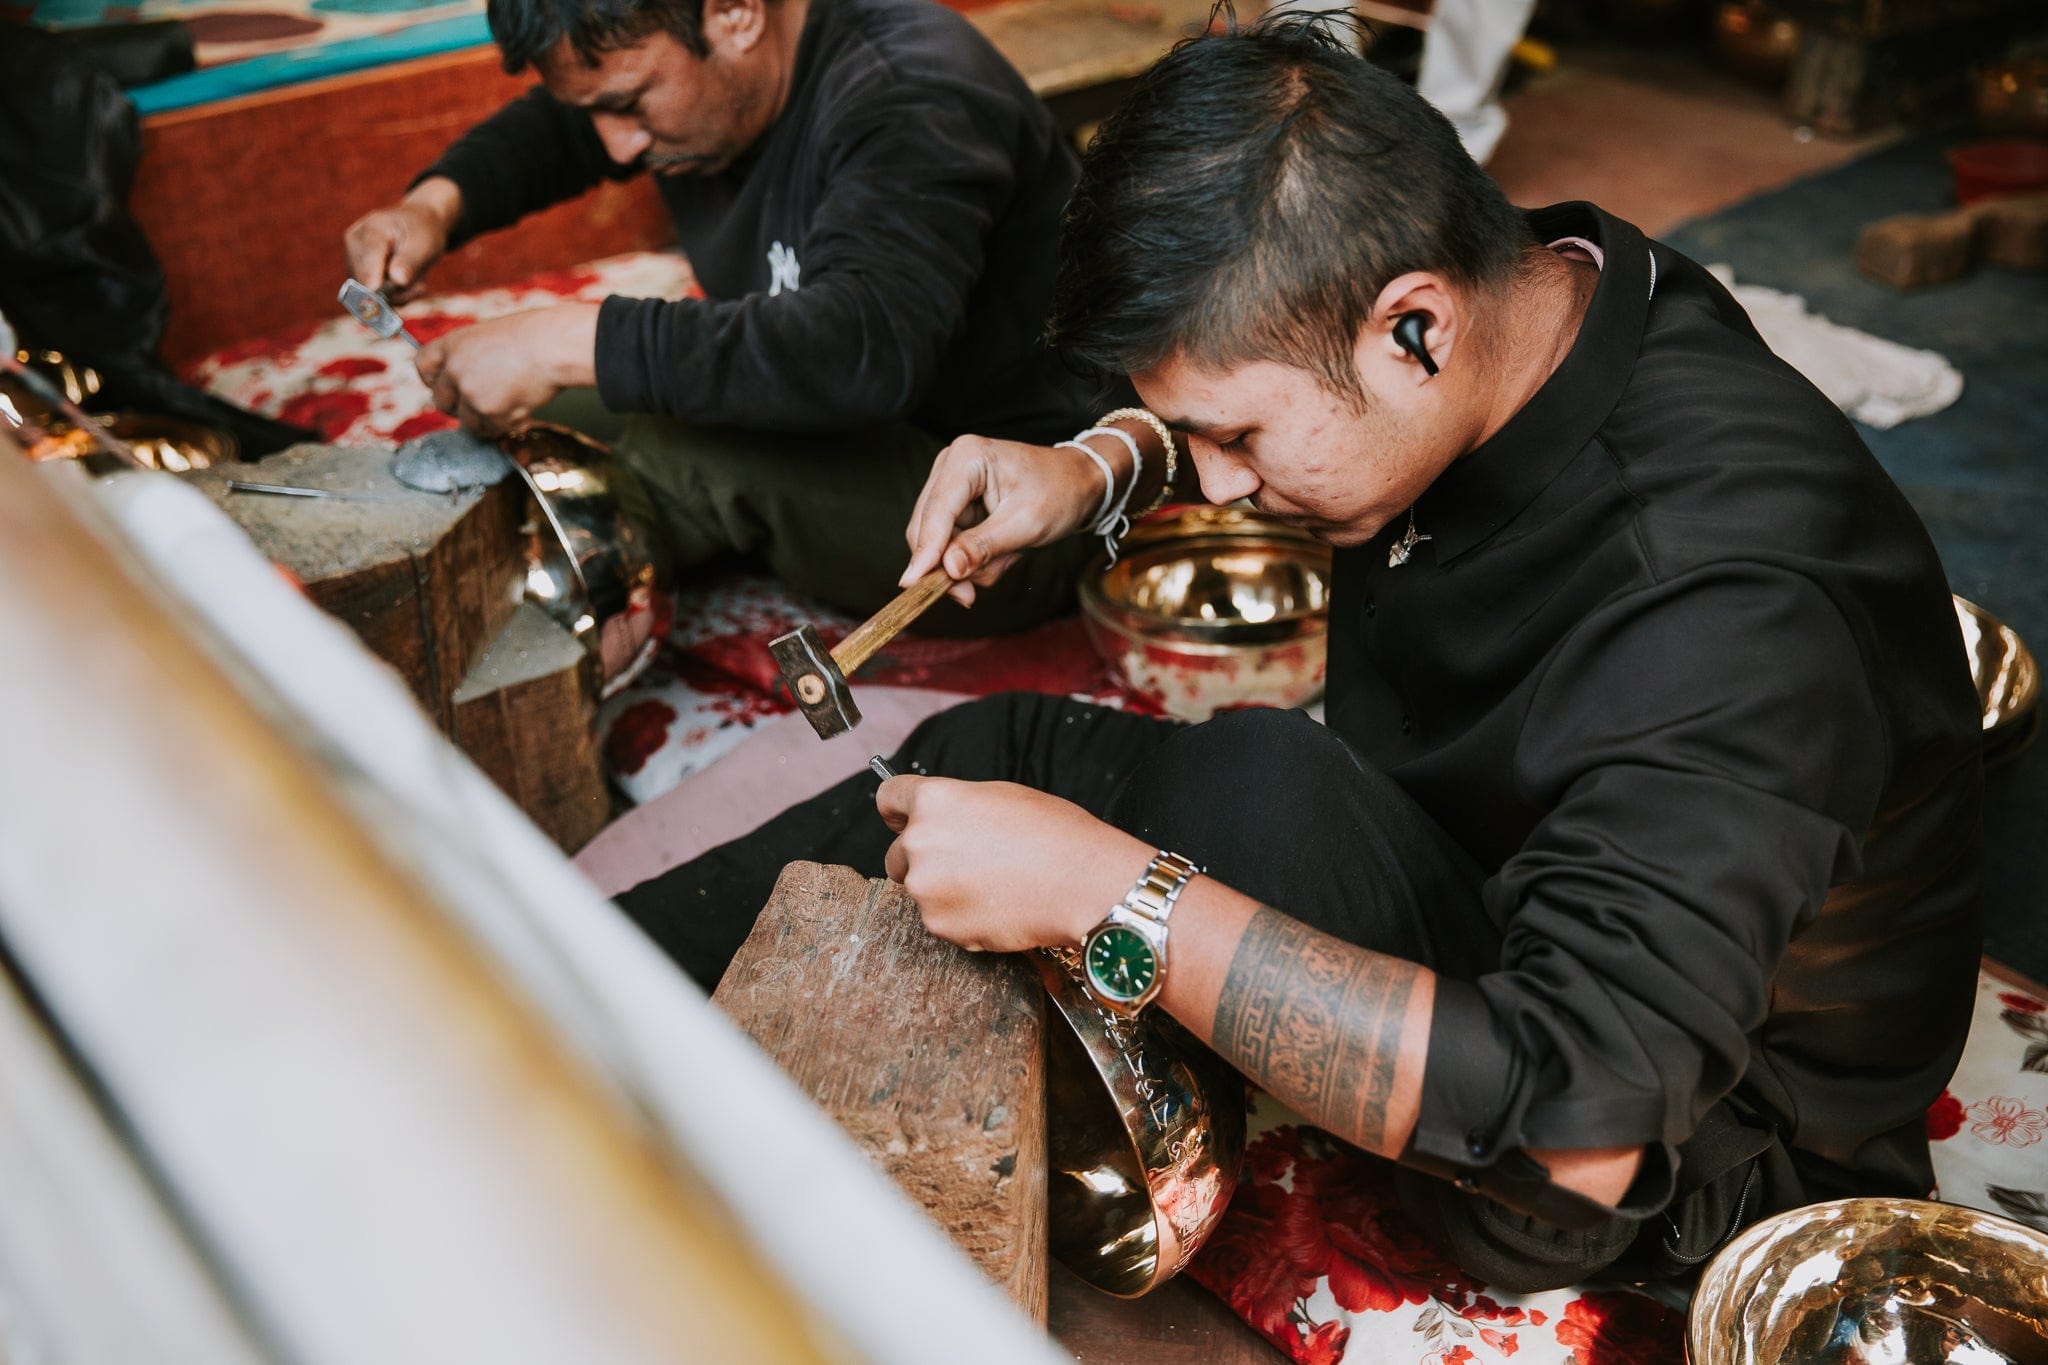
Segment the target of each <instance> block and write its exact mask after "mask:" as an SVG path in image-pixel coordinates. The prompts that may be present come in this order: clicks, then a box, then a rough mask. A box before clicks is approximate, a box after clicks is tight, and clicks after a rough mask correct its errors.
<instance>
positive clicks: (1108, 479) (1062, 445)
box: [1052, 440, 1116, 526]
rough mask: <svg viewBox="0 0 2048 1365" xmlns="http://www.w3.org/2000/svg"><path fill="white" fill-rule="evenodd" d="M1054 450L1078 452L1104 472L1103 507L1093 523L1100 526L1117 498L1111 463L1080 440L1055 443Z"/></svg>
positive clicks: (1114, 476) (1097, 509)
mask: <svg viewBox="0 0 2048 1365" xmlns="http://www.w3.org/2000/svg"><path fill="white" fill-rule="evenodd" d="M1052 448H1053V449H1054V450H1078V451H1080V452H1081V453H1082V454H1083V455H1086V456H1087V457H1088V458H1089V459H1091V460H1093V461H1095V467H1096V468H1097V469H1099V470H1101V471H1102V506H1100V507H1098V508H1096V509H1095V521H1094V522H1093V525H1096V526H1100V525H1101V524H1102V522H1103V519H1104V518H1106V517H1107V516H1108V515H1109V501H1110V499H1111V498H1114V497H1115V496H1116V475H1115V474H1113V473H1111V472H1110V468H1109V461H1107V460H1105V459H1103V458H1102V456H1100V455H1098V454H1096V453H1095V451H1094V450H1092V449H1090V448H1089V447H1088V446H1086V445H1083V444H1082V443H1081V442H1080V441H1078V440H1074V441H1055V442H1053V446H1052Z"/></svg>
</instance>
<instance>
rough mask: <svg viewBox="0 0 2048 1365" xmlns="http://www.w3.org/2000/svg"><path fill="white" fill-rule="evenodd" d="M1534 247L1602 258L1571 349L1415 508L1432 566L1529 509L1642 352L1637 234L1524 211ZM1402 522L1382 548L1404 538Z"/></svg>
mask: <svg viewBox="0 0 2048 1365" xmlns="http://www.w3.org/2000/svg"><path fill="white" fill-rule="evenodd" d="M1528 217H1529V226H1530V228H1531V230H1532V231H1533V232H1534V233H1535V234H1536V238H1537V240H1538V241H1542V242H1554V241H1556V240H1558V239H1559V238H1561V237H1584V238H1586V239H1587V240H1588V241H1591V242H1595V243H1597V244H1598V245H1599V247H1600V249H1601V253H1602V255H1603V257H1604V258H1605V259H1604V261H1603V264H1602V266H1601V270H1600V283H1599V285H1598V286H1597V287H1596V288H1595V289H1594V291H1593V299H1592V302H1591V303H1589V304H1588V305H1587V307H1586V316H1585V319H1584V320H1583V321H1582V322H1581V324H1580V326H1579V336H1578V340H1577V341H1575V342H1573V343H1572V348H1571V351H1570V352H1569V353H1568V354H1567V355H1566V356H1565V358H1564V363H1563V364H1561V365H1559V366H1558V367H1557V370H1556V372H1555V373H1554V374H1552V375H1551V376H1550V378H1549V379H1548V380H1546V381H1545V382H1544V385H1543V387H1542V388H1540V389H1538V390H1537V391H1536V393H1535V395H1534V396H1533V397H1531V398H1530V399H1529V401H1528V402H1527V403H1525V404H1523V405H1522V407H1521V409H1520V411H1518V412H1516V413H1515V415H1514V416H1513V417H1510V418H1509V419H1508V422H1507V425H1506V426H1504V427H1502V428H1501V429H1500V430H1499V431H1497V432H1495V433H1494V434H1493V436H1492V437H1491V438H1490V439H1489V440H1487V441H1486V442H1485V443H1484V444H1483V445H1481V446H1479V447H1478V448H1477V449H1475V450H1472V451H1470V452H1468V453H1467V454H1466V455H1464V456H1463V457H1461V458H1460V459H1458V460H1457V461H1456V462H1455V463H1453V464H1452V465H1451V467H1450V468H1448V469H1446V470H1445V471H1444V472H1443V473H1442V474H1439V475H1438V476H1437V479H1436V482H1435V483H1432V484H1431V485H1430V486H1429V488H1428V490H1427V491H1425V492H1424V493H1423V495H1422V497H1421V498H1419V499H1418V500H1417V501H1416V504H1415V519H1416V524H1417V526H1418V528H1419V529H1420V530H1422V531H1423V532H1425V533H1427V534H1428V535H1429V536H1430V538H1431V541H1432V542H1433V544H1432V545H1431V547H1430V548H1431V549H1433V550H1434V551H1435V558H1436V561H1437V562H1438V563H1442V562H1444V561H1446V560H1450V559H1452V558H1455V557H1456V556H1458V555H1460V554H1463V553H1464V552H1465V551H1466V550H1469V549H1471V548H1472V547H1473V546H1474V545H1477V544H1479V543H1480V542H1481V541H1483V540H1485V539H1486V538H1487V537H1489V536H1491V535H1492V534H1493V533H1494V532H1496V531H1498V530H1499V529H1500V528H1501V527H1503V526H1505V525H1507V523H1508V522H1510V521H1512V520H1513V519H1514V517H1515V515H1516V514H1517V513H1518V512H1520V511H1521V510H1522V509H1523V508H1524V507H1527V506H1528V505H1529V503H1530V502H1531V501H1533V500H1534V499H1535V497H1536V495H1537V494H1538V493H1540V492H1542V491H1543V489H1544V488H1545V487H1546V486H1547V485H1548V484H1549V483H1550V481H1551V480H1552V479H1554V478H1555V477H1557V475H1558V473H1559V472H1561V471H1562V470H1563V469H1564V467H1565V465H1566V464H1567V463H1569V462H1570V461H1571V459H1572V458H1573V457H1574V456H1575V455H1577V454H1578V453H1579V451H1580V450H1582V449H1583V448H1584V447H1585V445H1586V443H1587V442H1588V441H1590V440H1591V439H1592V438H1593V435H1594V433H1595V432H1597V431H1598V430H1599V429H1600V427H1601V425H1602V424H1603V423H1604V422H1606V420H1607V416H1608V414H1609V413H1611V412H1612V411H1613V410H1614V405H1615V404H1616V403H1617V402H1619V401H1620V399H1621V394H1622V391H1623V390H1624V389H1626V388H1627V387H1628V382H1629V377H1630V375H1631V374H1632V373H1633V372H1634V370H1635V364H1636V355H1637V353H1638V352H1639V351H1640V350H1641V349H1642V344H1643V329H1644V325H1645V322H1646V320H1647V318H1648V317H1649V311H1650V294H1651V291H1652V288H1653V283H1654V275H1655V266H1654V265H1653V263H1652V261H1651V258H1650V247H1649V241H1648V239H1647V238H1645V237H1644V236H1643V234H1642V232H1641V231H1640V230H1638V229H1637V228H1635V227H1634V226H1633V225H1631V224H1629V223H1625V222H1623V221H1622V220H1621V219H1619V218H1616V217H1615V216H1613V215H1612V214H1610V213H1606V212H1604V211H1602V210H1600V209H1598V208H1596V207H1594V206H1593V205H1591V204H1586V203H1568V204H1554V205H1552V206H1551V207H1549V208H1544V209H1535V210H1532V211H1531V212H1530V213H1529V215H1528ZM1407 526H1408V523H1407V519H1406V518H1400V519H1397V520H1396V522H1395V523H1394V524H1393V525H1391V526H1390V527H1388V529H1387V532H1386V538H1387V539H1389V540H1391V539H1393V538H1397V537H1399V536H1400V535H1401V534H1402V533H1403V532H1405V531H1406V530H1407Z"/></svg>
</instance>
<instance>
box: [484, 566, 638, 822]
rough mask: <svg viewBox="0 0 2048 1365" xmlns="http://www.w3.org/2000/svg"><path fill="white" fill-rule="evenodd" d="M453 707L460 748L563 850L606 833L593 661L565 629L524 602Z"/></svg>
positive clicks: (607, 801) (487, 649)
mask: <svg viewBox="0 0 2048 1365" xmlns="http://www.w3.org/2000/svg"><path fill="white" fill-rule="evenodd" d="M452 700H453V707H452V709H453V713H454V723H453V726H452V728H451V729H450V732H449V733H450V736H451V737H452V738H453V739H454V740H455V743H456V744H457V746H459V747H460V748H461V749H462V751H463V752H464V753H466V754H468V755H469V756H470V759H471V760H472V761H474V762H475V764H476V765H477V767H479V768H481V769H483V770H484V773H485V775H487V776H488V777H489V778H490V779H491V781H493V782H495V783H497V784H498V786H499V787H501V788H502V789H503V790H504V792H505V794H506V795H507V796H509V797H511V798H512V800H513V801H514V802H516V803H517V804H518V806H519V808H520V809H521V810H523V811H525V812H526V813H527V815H528V816H529V817H531V819H532V820H533V822H534V824H536V825H538V826H540V828H541V830H542V831H543V832H545V833H546V834H547V836H548V837H549V838H550V839H553V840H554V841H555V842H556V843H557V844H560V845H561V846H562V849H563V851H564V852H568V853H574V852H575V851H576V850H577V849H579V848H581V847H583V846H584V845H585V844H587V843H589V842H590V840H591V838H592V837H593V836H595V835H596V833H597V832H598V830H600V829H602V828H603V827H604V824H605V821H606V820H607V819H609V818H610V815H611V797H610V795H609V794H608V793H607V791H606V790H605V785H604V770H603V768H602V767H601V766H600V764H599V762H598V739H597V660H596V659H594V658H592V657H591V655H590V653H589V652H588V651H587V650H585V649H584V648H583V646H582V645H580V644H578V643H577V642H576V637H575V636H573V635H571V634H570V633H569V632H568V630H567V629H566V628H565V627H563V626H561V625H560V624H558V623H557V622H556V621H555V620H554V618H552V617H550V616H549V615H548V614H547V613H546V612H544V611H542V610H541V609H540V608H539V607H537V606H535V605H534V604H533V603H531V602H522V603H521V604H520V605H519V607H518V609H517V610H516V611H514V612H513V613H512V619H511V620H510V621H509V622H507V623H506V625H505V629H504V630H502V631H500V632H499V633H498V638H497V639H495V640H493V641H491V643H490V644H489V645H488V646H486V647H485V649H484V653H483V657H482V658H480V659H478V660H477V661H476V666H475V667H474V668H472V669H470V671H469V676H468V677H466V678H464V679H463V680H462V685H461V686H460V687H458V688H456V689H455V695H454V697H453V699H452Z"/></svg>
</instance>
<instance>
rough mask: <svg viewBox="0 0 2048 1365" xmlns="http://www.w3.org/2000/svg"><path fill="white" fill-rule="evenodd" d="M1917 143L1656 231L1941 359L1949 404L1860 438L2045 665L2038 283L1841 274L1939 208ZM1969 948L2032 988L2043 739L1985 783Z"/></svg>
mask: <svg viewBox="0 0 2048 1365" xmlns="http://www.w3.org/2000/svg"><path fill="white" fill-rule="evenodd" d="M1954 140H1955V139H1954V138H1952V137H1936V136H1926V137H1919V138H1915V139H1913V140H1911V141H1908V142H1905V143H1902V144H1900V145H1898V146H1896V147H1893V148H1890V149H1888V150H1886V151H1882V152H1877V153H1874V154H1873V155H1871V156H1868V157H1865V158H1863V159H1861V160H1859V161H1855V162H1852V163H1851V164H1849V165H1847V166H1844V167H1841V168H1840V169H1838V170H1834V171H1830V172H1828V173H1827V174H1825V175H1820V176H1815V177H1813V178H1812V179H1809V180H1803V181H1800V182H1799V183H1797V184H1794V185H1789V186H1787V187H1786V188H1784V189H1782V190H1777V191H1773V192H1772V193H1770V194H1765V195H1760V196H1758V197H1757V198H1755V199H1751V200H1748V201H1747V202H1745V203H1742V204H1739V205H1737V206H1736V207H1734V208H1731V209H1727V210H1724V211H1723V212H1721V213H1717V214H1715V215H1714V216H1712V217H1710V218H1705V219H1702V220H1700V221H1698V222H1696V223H1691V224H1687V225H1685V226H1683V227H1681V228H1679V229H1678V230H1676V231H1674V232H1671V233H1668V234H1666V240H1667V241H1669V242H1670V243H1671V244H1672V245H1673V246H1675V247H1677V248H1678V249H1679V250H1681V251H1683V252H1685V253H1686V254H1687V255H1689V256H1691V257H1692V258H1693V259H1695V260H1697V261H1700V262H1702V263H1706V264H1713V263H1716V262H1726V263H1727V264H1728V265H1729V266H1731V267H1732V268H1733V269H1734V271H1735V277H1736V278H1737V279H1738V280H1740V281H1742V282H1743V283H1746V284H1761V285H1768V286H1770V287H1772V288H1774V289H1783V290H1787V291H1789V292H1791V293H1795V294H1801V295H1804V296H1805V298H1806V301H1807V305H1808V306H1809V307H1810V308H1812V309H1813V310H1814V311H1815V312H1818V313H1823V314H1825V315H1826V316H1828V317H1829V318H1831V319H1833V320H1834V321H1836V322H1839V323H1843V324H1845V325H1847V326H1850V327H1857V328H1861V329H1862V330H1864V331H1866V332H1869V333H1871V334H1873V335H1875V336H1880V337H1885V338H1887V339H1889V340H1892V341H1897V342H1900V343H1903V344H1905V345H1908V346H1920V347H1925V348H1927V349H1928V350H1933V351H1939V352H1940V353H1941V354H1943V355H1945V356H1947V357H1948V359H1949V360H1950V362H1951V363H1953V364H1954V365H1955V366H1956V367H1957V368H1958V369H1960V370H1961V371H1962V372H1963V395H1962V397H1961V398H1960V399H1959V400H1957V402H1956V403H1955V405H1954V406H1952V407H1950V408H1948V409H1947V410H1946V411H1943V412H1939V413H1936V414H1935V415H1934V416H1932V417H1923V418H1919V419H1917V420H1915V421H1910V422H1905V423H1903V424H1901V425H1899V426H1897V427H1894V428H1892V429H1891V430H1890V431H1873V430H1869V429H1867V428H1866V429H1864V431H1863V437H1864V439H1865V440H1866V441H1868V442H1869V443H1870V448H1871V450H1873V451H1874V452H1876V454H1877V457H1878V459H1879V460H1881V461H1882V462H1883V463H1884V466H1885V468H1886V469H1888V470H1889V471H1890V472H1891V475H1892V477H1893V478H1894V479H1896V480H1897V481H1898V483H1899V486H1900V487H1901V488H1902V489H1904V490H1905V493H1906V496H1907V497H1909V498H1910V499H1912V502H1913V505H1914V506H1915V507H1917V508H1918V509H1919V511H1920V515H1921V517H1922V518H1923V519H1924V520H1925V521H1926V523H1927V529H1928V531H1929V532H1930V533H1931V534H1932V535H1933V537H1934V542H1935V544H1936V545H1937V546H1938V547H1940V550H1941V556H1942V561H1943V563H1944V564H1945V565H1946V566H1947V568H1948V576H1949V582H1950V584H1951V586H1952V587H1953V588H1954V589H1955V591H1957V592H1959V593H1961V594H1962V595H1963V596H1964V597H1967V598H1969V599H1970V600H1971V601H1973V602H1976V603H1977V604H1978V605H1980V606H1982V607H1984V608H1986V609H1987V610H1989V611H1991V612H1993V613H1994V614H1996V615H1998V616H2000V617H2002V618H2003V619H2004V620H2005V621H2006V622H2007V624H2009V625H2011V626H2012V627H2013V628H2014V629H2015V630H2017V631H2018V632H2019V633H2020V635H2021V637H2022V638H2023V639H2025V640H2026V641H2027V643H2028V645H2029V647H2030V648H2031V649H2033V650H2034V652H2035V655H2036V657H2037V658H2041V659H2043V660H2048V276H2042V275H2024V274H2017V273H2013V272H2010V271H2003V270H1979V271H1978V272H1976V273H1975V274H1974V275H1971V276H1969V277H1968V278H1966V279H1964V280H1962V281H1959V282H1958V283H1955V284H1949V285H1937V286H1934V287H1932V288H1928V289H1923V290H1918V291H1916V292H1913V293H1910V294H1900V293H1898V292H1896V291H1894V290H1891V289H1888V288H1886V287H1885V286H1883V285H1880V284H1875V283H1872V282H1871V281H1869V280H1866V279H1864V278H1863V277H1862V276H1861V275H1859V274H1857V273H1856V267H1855V264H1854V259H1853V258H1854V253H1855V248H1856V235H1857V233H1858V232H1859V231H1860V230H1861V229H1862V228H1863V226H1864V225H1865V224H1866V223H1869V222H1872V221H1874V220H1876V219H1879V218H1886V217H1889V216H1891V215H1892V214H1895V213H1913V212H1931V211H1936V210H1940V209H1945V208H1949V207H1952V206H1953V204H1954V200H1953V199H1952V198H1951V196H1950V180H1949V171H1948V164H1947V161H1946V159H1945V151H1946V148H1947V147H1948V146H1949V145H1950V144H1951V142H1953V141H1954ZM1986 796H1987V798H1988V801H1987V812H1986V819H1985V834H1986V838H1987V841H1988V844H1989V851H1988V854H1987V858H1986V866H1985V896H1984V912H1985V939H1986V944H1985V950H1986V951H1987V952H1988V953H1989V954H1990V955H1991V956H1992V957H1994V958H1996V959H1998V960H1999V961H2001V962H2004V963H2006V964H2007V965H2008V966H2011V967H2013V968H2016V969H2017V970H2019V971H2021V972H2024V973H2025V974H2026V975H2028V976H2031V977H2033V978H2034V979H2035V980H2037V981H2039V980H2043V979H2048V738H2044V739H2043V740H2041V741H2039V742H2037V743H2035V744H2034V745H2032V746H2031V747H2030V748H2029V749H2028V750H2027V751H2026V752H2025V753H2024V754H2022V755H2021V756H2020V757H2019V758H2018V759H2017V760H2016V761H2013V762H2011V763H2008V764H2006V765H2005V766H2004V767H2001V768H1998V769H1995V770H1994V771H1993V772H1992V773H1991V774H1990V775H1989V777H1988V778H1987V780H1986Z"/></svg>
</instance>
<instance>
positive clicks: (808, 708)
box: [768, 568, 953, 739]
mask: <svg viewBox="0 0 2048 1365" xmlns="http://www.w3.org/2000/svg"><path fill="white" fill-rule="evenodd" d="M952 586H953V580H952V578H951V576H950V575H948V574H947V573H946V571H945V570H944V569H942V568H940V569H933V570H932V571H931V572H930V573H928V574H926V575H925V576H924V577H923V578H920V579H918V580H917V582H915V583H913V584H911V585H910V586H909V587H907V588H905V589H904V590H903V591H902V592H901V593H898V594H897V595H896V598H895V600H893V601H891V602H890V603H889V604H888V605H887V606H885V607H883V608H882V609H881V610H880V611H878V612H876V613H875V614H874V615H873V616H870V617H869V618H868V619H867V620H865V621H863V622H861V623H860V624H859V625H857V626H855V627H854V628H853V630H852V631H850V632H849V633H848V634H847V637H846V638H845V639H844V640H841V641H840V642H839V644H838V645H837V646H836V647H835V648H833V649H832V650H830V651H829V652H828V651H827V650H826V648H825V645H824V642H823V641H822V640H820V639H819V638H818V632H817V630H816V628H814V627H812V626H808V625H804V626H798V627H797V628H796V629H795V630H792V631H790V632H789V633H788V634H786V635H778V636H776V637H775V638H774V639H773V640H770V641H769V642H768V652H769V653H770V654H772V655H774V656H775V664H776V667H778V668H780V669H781V670H782V681H783V682H784V683H786V684H788V686H789V694H790V696H792V697H794V698H796V704H797V706H798V707H800V708H801V709H802V710H803V713H804V719H806V720H808V721H810V723H811V728H812V729H813V730H816V731H817V732H818V738H820V739H830V738H832V737H833V736H834V735H843V734H845V733H846V732H847V731H848V730H851V729H852V728H853V727H854V726H856V725H858V724H860V708H859V707H858V706H855V705H854V704H853V689H852V688H850V687H849V686H848V685H847V681H846V680H847V679H848V678H850V677H852V676H853V674H854V673H856V672H858V671H859V669H860V666H861V665H862V664H864V663H866V662H867V661H868V660H869V659H870V658H872V657H874V655H875V653H876V652H877V651H879V650H880V649H881V648H882V646H884V645H886V644H888V643H889V642H890V641H891V640H893V639H895V638H896V637H897V636H898V635H901V634H902V633H903V632H904V631H905V630H906V629H907V628H908V627H909V626H910V623H911V622H913V621H915V620H916V619H917V618H918V617H920V616H922V615H924V614H925V611H926V610H927V609H928V608H930V606H931V605H932V603H934V602H936V601H938V600H939V599H940V598H941V597H943V596H945V595H946V589H948V588H950V587H952Z"/></svg>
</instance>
